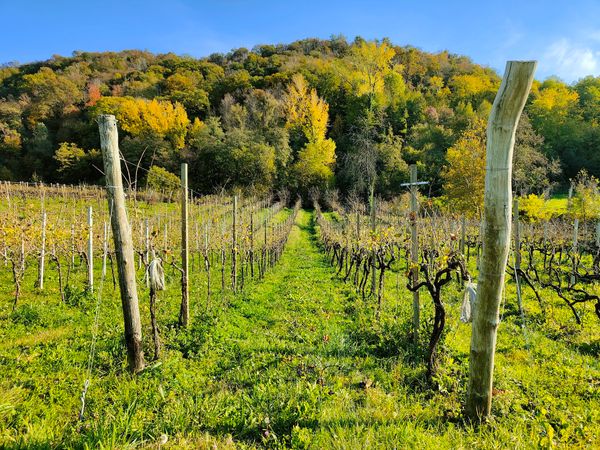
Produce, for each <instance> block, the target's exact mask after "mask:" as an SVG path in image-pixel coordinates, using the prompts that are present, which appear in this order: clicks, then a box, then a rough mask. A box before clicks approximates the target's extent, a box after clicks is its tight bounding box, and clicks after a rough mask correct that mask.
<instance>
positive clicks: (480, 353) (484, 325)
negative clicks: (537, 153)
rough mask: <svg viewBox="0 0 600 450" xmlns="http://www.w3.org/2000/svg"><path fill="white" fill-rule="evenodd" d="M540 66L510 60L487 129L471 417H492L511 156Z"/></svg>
mask: <svg viewBox="0 0 600 450" xmlns="http://www.w3.org/2000/svg"><path fill="white" fill-rule="evenodd" d="M536 64H537V63H536V62H535V61H524V62H521V61H509V62H508V63H507V64H506V70H505V73H504V78H503V79H502V84H501V85H500V89H499V90H498V93H497V94H496V99H495V100H494V105H493V106H492V111H491V113H490V117H489V120H488V126H487V155H486V174H485V194H484V211H483V236H482V237H483V238H482V241H483V251H482V257H481V264H480V272H479V283H478V285H479V286H478V289H477V298H476V301H475V308H474V314H473V325H472V334H471V353H470V358H469V386H468V392H467V400H466V413H467V415H468V416H469V417H470V418H471V419H473V420H481V419H483V418H486V417H488V416H489V415H490V413H491V407H492V383H493V373H494V354H495V350H496V335H497V331H498V324H499V310H500V300H501V296H502V288H503V285H504V273H505V270H506V263H507V259H508V250H509V246H510V222H511V213H512V211H511V208H512V189H511V179H512V156H513V147H514V143H515V130H516V128H517V124H518V122H519V118H520V116H521V112H522V111H523V107H524V106H525V102H526V100H527V96H528V94H529V90H530V89H531V83H532V81H533V74H534V71H535V67H536Z"/></svg>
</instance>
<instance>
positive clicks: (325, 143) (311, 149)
mask: <svg viewBox="0 0 600 450" xmlns="http://www.w3.org/2000/svg"><path fill="white" fill-rule="evenodd" d="M284 105H285V110H286V113H287V126H288V127H289V128H297V129H300V130H301V131H302V133H303V134H304V136H305V138H306V140H307V141H308V142H307V143H306V145H305V146H304V147H303V148H302V149H300V150H299V151H298V156H297V158H296V162H295V163H294V166H293V171H294V173H295V175H296V180H297V184H298V186H299V188H300V190H302V191H304V192H305V193H306V192H307V191H308V189H310V188H311V187H320V188H324V187H327V186H329V185H330V184H331V182H332V181H333V169H332V167H333V164H334V163H335V142H334V141H333V140H331V139H327V138H326V133H327V122H328V120H329V105H328V104H327V103H326V102H325V101H324V100H323V99H322V98H320V97H319V96H318V95H317V91H316V90H315V89H309V88H308V85H307V83H306V80H305V79H304V77H303V76H302V75H301V74H295V75H294V76H293V77H292V82H291V83H290V85H289V86H288V90H287V95H286V97H285V100H284Z"/></svg>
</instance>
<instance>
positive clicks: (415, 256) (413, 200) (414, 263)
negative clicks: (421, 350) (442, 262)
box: [409, 164, 421, 342]
mask: <svg viewBox="0 0 600 450" xmlns="http://www.w3.org/2000/svg"><path fill="white" fill-rule="evenodd" d="M409 169H410V184H411V186H410V242H411V246H410V262H411V269H410V279H411V282H412V285H413V286H415V285H416V284H417V283H418V280H419V267H418V264H419V235H418V228H417V227H418V218H419V205H418V203H417V165H416V164H411V165H410V167H409ZM420 315H421V306H420V304H419V291H418V290H415V291H413V340H414V341H415V342H418V340H419V324H420Z"/></svg>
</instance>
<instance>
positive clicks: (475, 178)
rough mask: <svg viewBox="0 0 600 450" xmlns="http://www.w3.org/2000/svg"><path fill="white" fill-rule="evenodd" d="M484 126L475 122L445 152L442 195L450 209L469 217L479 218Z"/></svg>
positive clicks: (481, 198)
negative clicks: (445, 197) (445, 164)
mask: <svg viewBox="0 0 600 450" xmlns="http://www.w3.org/2000/svg"><path fill="white" fill-rule="evenodd" d="M485 153H486V152H485V123H484V122H483V121H482V120H478V121H476V122H475V123H474V125H473V126H472V127H471V128H469V129H467V130H466V131H465V132H464V133H463V135H462V136H461V137H460V138H459V139H458V141H457V142H456V143H455V144H454V145H453V146H452V147H450V148H449V149H448V153H447V154H446V160H447V161H448V165H447V166H446V169H445V171H444V173H443V174H442V175H443V179H444V191H445V193H446V196H447V198H448V202H449V206H450V208H451V209H452V210H454V211H459V212H462V213H464V214H465V215H467V216H469V217H478V216H479V215H480V212H481V209H482V207H483V191H484V186H485Z"/></svg>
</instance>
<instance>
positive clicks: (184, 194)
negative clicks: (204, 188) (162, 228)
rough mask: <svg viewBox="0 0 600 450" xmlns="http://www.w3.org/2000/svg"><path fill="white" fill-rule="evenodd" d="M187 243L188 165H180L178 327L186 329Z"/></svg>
mask: <svg viewBox="0 0 600 450" xmlns="http://www.w3.org/2000/svg"><path fill="white" fill-rule="evenodd" d="M189 260H190V248H189V242H188V165H187V164H186V163H183V164H182V165H181V308H180V309H179V325H180V326H182V327H187V326H188V323H189V321H190V306H189V295H190V291H189V286H188V274H189V268H190V267H189V265H190V261H189Z"/></svg>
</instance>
